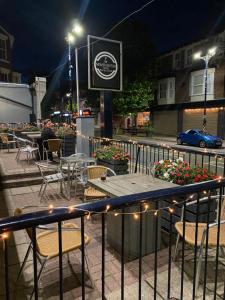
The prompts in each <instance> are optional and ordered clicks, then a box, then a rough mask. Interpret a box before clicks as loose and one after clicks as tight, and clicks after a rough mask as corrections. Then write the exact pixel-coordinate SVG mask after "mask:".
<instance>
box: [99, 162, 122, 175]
mask: <svg viewBox="0 0 225 300" xmlns="http://www.w3.org/2000/svg"><path fill="white" fill-rule="evenodd" d="M97 164H98V165H102V166H105V167H107V168H110V169H111V170H113V171H114V172H115V173H116V175H124V174H128V160H124V159H123V160H114V159H99V158H98V159H97Z"/></svg>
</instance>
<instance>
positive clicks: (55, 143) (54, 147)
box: [47, 139, 62, 152]
mask: <svg viewBox="0 0 225 300" xmlns="http://www.w3.org/2000/svg"><path fill="white" fill-rule="evenodd" d="M47 143H48V151H50V152H59V151H60V148H61V143H62V140H60V139H49V140H47Z"/></svg>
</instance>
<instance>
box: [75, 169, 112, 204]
mask: <svg viewBox="0 0 225 300" xmlns="http://www.w3.org/2000/svg"><path fill="white" fill-rule="evenodd" d="M103 174H105V176H109V175H110V176H115V175H116V173H115V172H114V171H113V170H111V169H110V168H107V167H104V166H88V167H87V168H86V169H85V170H84V171H83V172H82V174H81V177H80V178H79V181H80V182H81V183H82V184H83V185H84V186H86V185H87V181H88V180H89V179H96V178H101V176H102V175H103ZM106 197H107V194H105V193H103V192H101V191H99V190H97V189H95V188H93V187H92V186H87V187H85V189H84V195H83V201H84V202H85V201H86V200H87V199H92V200H93V199H99V198H106Z"/></svg>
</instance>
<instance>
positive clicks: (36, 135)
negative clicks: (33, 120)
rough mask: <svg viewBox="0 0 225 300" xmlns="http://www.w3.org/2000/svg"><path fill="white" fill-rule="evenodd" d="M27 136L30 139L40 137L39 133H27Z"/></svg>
mask: <svg viewBox="0 0 225 300" xmlns="http://www.w3.org/2000/svg"><path fill="white" fill-rule="evenodd" d="M27 136H28V137H29V138H31V139H38V138H40V137H41V133H29V134H28V133H27Z"/></svg>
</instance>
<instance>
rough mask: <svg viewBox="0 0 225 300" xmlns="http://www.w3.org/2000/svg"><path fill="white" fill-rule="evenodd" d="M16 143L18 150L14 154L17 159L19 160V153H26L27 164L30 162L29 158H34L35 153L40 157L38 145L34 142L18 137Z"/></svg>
mask: <svg viewBox="0 0 225 300" xmlns="http://www.w3.org/2000/svg"><path fill="white" fill-rule="evenodd" d="M17 145H18V151H17V154H16V160H17V161H18V160H20V156H21V154H25V155H26V159H27V162H28V164H29V163H30V159H31V158H33V159H36V157H35V155H38V156H39V158H40V157H41V155H40V150H39V147H38V145H37V144H36V143H34V142H31V141H29V140H26V139H22V138H18V139H17Z"/></svg>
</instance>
